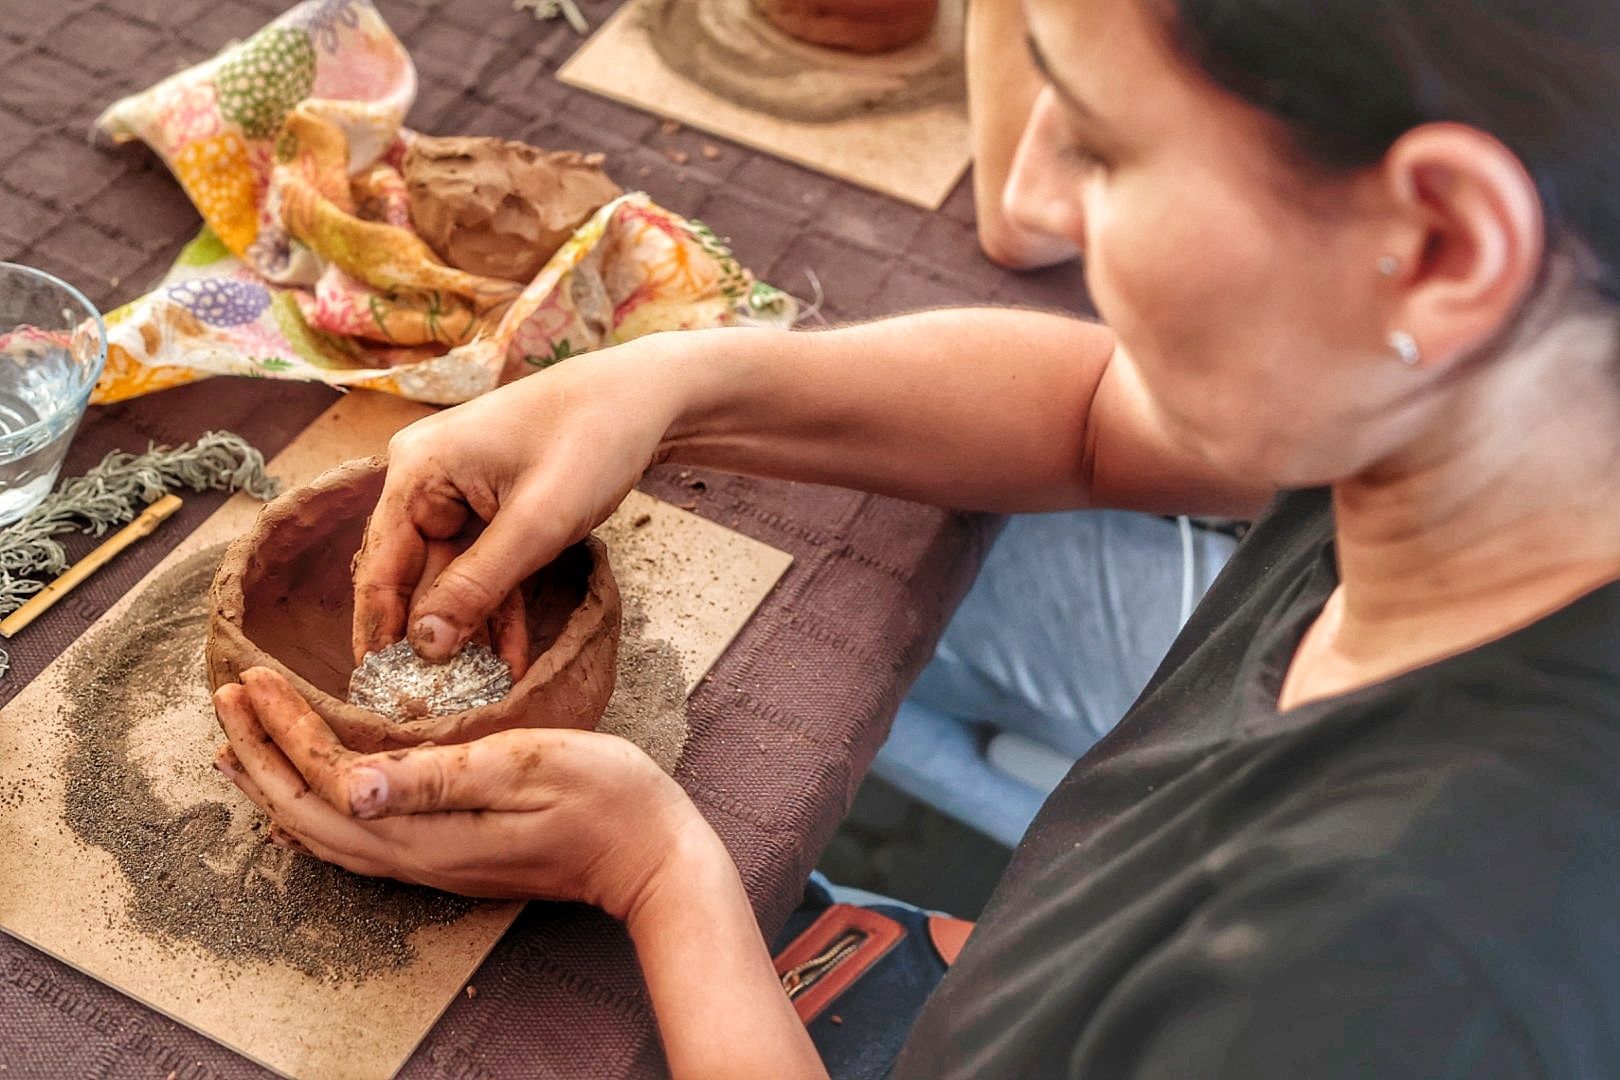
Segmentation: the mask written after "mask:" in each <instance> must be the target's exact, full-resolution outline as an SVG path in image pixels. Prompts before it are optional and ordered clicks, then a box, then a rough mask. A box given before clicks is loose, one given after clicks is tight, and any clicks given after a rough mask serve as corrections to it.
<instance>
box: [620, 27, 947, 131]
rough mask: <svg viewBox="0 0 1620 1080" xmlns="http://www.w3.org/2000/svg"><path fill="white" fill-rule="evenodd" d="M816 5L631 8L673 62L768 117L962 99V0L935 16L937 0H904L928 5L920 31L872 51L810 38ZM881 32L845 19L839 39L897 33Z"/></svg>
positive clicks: (857, 112)
mask: <svg viewBox="0 0 1620 1080" xmlns="http://www.w3.org/2000/svg"><path fill="white" fill-rule="evenodd" d="M756 6H762V7H769V8H772V9H774V10H775V11H777V12H779V13H780V16H781V17H780V18H779V17H778V16H777V15H775V14H773V15H771V16H770V17H768V18H767V17H765V16H762V15H761V13H760V12H759V11H757V10H756ZM817 6H818V5H816V4H805V3H799V4H797V5H795V4H791V3H787V2H778V3H770V4H766V3H763V0H762V2H761V3H760V4H759V5H756V3H755V0H700V2H694V0H643V2H642V6H641V7H640V8H639V9H637V15H638V17H639V19H640V22H641V26H642V32H643V33H644V34H645V35H646V38H647V41H648V42H649V43H650V44H651V45H652V48H653V49H654V50H655V51H656V52H657V54H658V57H659V59H661V60H662V61H663V62H664V64H665V65H666V66H667V67H668V68H669V70H670V71H673V72H675V73H677V74H679V75H680V76H681V77H683V78H685V79H687V80H689V81H691V82H693V83H696V84H697V85H698V86H701V87H703V88H704V89H705V90H708V91H709V92H710V93H713V94H716V95H718V96H719V97H722V98H724V99H725V100H726V101H728V102H731V103H733V104H736V105H739V106H741V107H742V108H744V109H747V110H750V111H753V112H759V113H764V114H766V115H767V116H774V117H778V118H780V119H783V120H788V121H796V122H800V123H816V124H822V123H833V122H837V121H841V120H848V119H851V118H859V117H870V116H875V115H878V114H883V113H903V112H908V111H911V110H915V109H921V108H926V107H928V106H930V105H938V104H950V103H955V102H961V101H963V100H965V98H966V95H967V82H966V74H965V69H964V67H963V62H962V42H963V29H962V6H961V4H960V3H959V2H956V0H951V2H949V3H947V4H946V5H945V7H943V8H941V9H940V10H939V15H938V18H937V19H936V18H935V14H934V7H935V5H934V4H933V3H928V4H924V5H918V4H903V6H906V7H912V8H925V9H926V21H925V22H924V23H923V25H922V28H921V33H920V35H914V36H915V38H916V39H915V40H913V41H911V43H910V44H907V45H905V47H903V48H893V47H887V46H886V48H888V51H885V52H881V53H876V54H874V53H872V52H870V51H860V52H857V51H854V50H853V49H850V48H826V47H824V46H822V45H819V44H809V43H808V42H809V41H811V40H814V33H813V31H812V30H811V28H810V26H809V23H811V22H813V21H814V20H815V19H816V18H817V16H816V15H815V14H814V13H813V11H811V9H812V8H815V7H817ZM868 6H879V5H878V4H876V3H872V4H869V5H868ZM793 11H797V12H798V13H799V14H800V15H801V16H803V17H802V18H800V19H799V20H798V22H796V23H794V25H793V26H792V27H791V28H790V27H789V26H787V25H785V23H786V22H792V21H793V20H792V17H791V13H792V12H793ZM832 25H833V24H826V25H824V26H823V27H822V29H824V30H826V29H828V28H829V27H831V26H832ZM797 31H803V34H800V33H798V32H797ZM885 32H886V31H885V30H884V24H883V23H882V22H881V21H879V22H874V23H871V24H869V25H868V27H867V29H866V30H864V31H863V30H861V29H860V27H859V26H858V25H854V24H851V25H847V26H846V27H845V31H844V34H843V39H844V40H854V39H855V38H857V37H859V36H861V35H862V34H865V35H866V36H865V39H864V40H867V41H869V42H880V41H884V40H896V39H891V38H886V37H884V34H885ZM907 33H910V31H907ZM804 35H810V36H808V37H806V36H804ZM835 36H837V35H835ZM711 130H712V129H711ZM722 134H725V132H722ZM790 156H791V155H790Z"/></svg>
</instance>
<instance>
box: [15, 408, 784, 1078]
mask: <svg viewBox="0 0 1620 1080" xmlns="http://www.w3.org/2000/svg"><path fill="white" fill-rule="evenodd" d="M428 411H429V410H427V409H426V408H425V407H423V406H419V405H415V404H412V403H409V402H405V401H401V400H399V399H396V398H391V397H386V396H384V395H380V394H372V393H369V392H364V391H362V392H357V393H354V394H350V395H349V396H347V397H345V398H344V399H343V400H341V401H339V402H338V403H337V404H336V405H334V406H333V407H332V408H331V409H330V410H328V411H327V412H326V413H325V414H323V415H322V416H321V417H320V418H319V419H317V420H316V421H315V423H313V424H312V425H311V426H310V427H309V428H308V429H306V430H305V431H304V433H303V434H302V435H300V436H299V437H298V438H297V439H296V440H295V441H294V442H293V443H292V444H291V445H290V446H289V447H288V448H287V449H286V450H285V451H284V452H283V453H282V454H280V455H279V456H278V457H276V458H275V460H274V461H273V462H272V463H271V467H272V471H273V472H274V473H275V474H276V475H277V476H280V477H281V478H283V479H284V480H286V481H287V482H288V483H289V484H299V483H303V482H305V481H307V480H309V479H311V478H312V477H314V476H315V475H316V474H317V473H319V472H321V471H322V470H324V469H326V468H328V467H330V466H332V465H335V464H337V463H338V462H340V461H342V460H346V459H348V458H352V457H357V456H363V455H366V454H371V453H377V452H380V451H381V450H382V449H383V448H384V447H385V446H386V444H387V441H388V437H389V436H390V435H391V434H392V433H393V432H394V431H396V430H398V429H399V428H400V427H402V426H404V425H405V424H407V423H409V422H411V421H412V420H415V419H417V418H418V417H420V416H422V415H424V414H425V413H426V412H428ZM258 507H259V504H258V503H256V502H254V501H253V500H251V499H248V498H246V497H243V496H239V497H237V498H235V499H232V500H231V501H230V502H229V503H227V504H226V505H225V506H224V507H223V508H222V509H221V510H220V511H219V512H218V513H216V514H215V515H214V516H213V517H211V518H209V519H208V520H207V521H206V522H205V523H204V524H203V525H202V526H201V527H200V528H199V529H197V531H196V532H194V533H193V534H192V535H190V536H189V537H187V538H186V539H185V540H184V541H183V542H182V543H181V544H180V545H179V546H178V547H177V548H176V549H175V550H174V551H173V552H172V553H171V554H170V555H169V556H168V558H166V559H165V560H164V561H163V562H162V563H160V564H159V565H158V567H157V568H156V569H155V570H153V572H152V574H150V575H148V577H146V578H145V579H143V580H142V582H141V584H140V585H138V586H137V587H136V588H135V589H134V590H132V591H131V593H130V594H129V595H127V596H126V597H125V598H124V599H123V600H122V601H120V602H119V603H118V604H117V605H115V606H114V607H113V608H112V609H111V610H109V611H108V612H107V614H106V615H105V616H103V618H102V619H101V620H100V621H99V622H98V623H97V624H96V625H95V626H94V627H92V629H91V632H90V633H89V634H86V635H85V636H84V637H82V638H80V639H79V641H78V642H76V643H75V644H74V646H73V647H71V648H70V649H68V650H67V652H65V653H64V654H63V655H62V657H61V658H60V659H59V660H58V661H57V662H56V663H55V664H53V665H52V666H51V668H49V669H48V670H47V671H46V672H45V674H44V675H42V676H41V677H40V678H38V679H35V680H34V681H33V682H32V683H30V684H29V685H28V687H27V688H26V689H25V690H24V691H23V692H22V693H21V694H20V695H18V697H17V698H16V699H15V700H13V701H12V702H11V703H10V704H9V705H8V706H7V707H6V708H5V709H4V710H3V711H0V929H4V930H5V931H7V932H8V933H10V934H12V935H14V936H16V937H18V938H20V939H22V940H24V941H27V942H29V943H30V944H32V945H34V946H36V947H37V948H40V949H42V950H44V951H46V952H49V953H51V954H52V955H54V956H56V957H58V958H60V959H62V960H63V961H65V962H67V963H69V964H72V965H73V966H75V967H77V968H79V969H81V970H83V971H85V972H87V973H89V974H90V975H93V976H94V977H96V978H98V979H101V980H102V981H104V982H106V983H108V984H110V985H112V986H114V987H116V988H118V989H120V990H122V991H123V992H125V993H127V994H129V995H131V996H132V997H134V998H136V999H138V1000H140V1001H142V1002H144V1003H146V1004H147V1005H150V1006H151V1007H152V1008H155V1009H157V1010H159V1011H161V1012H163V1013H165V1014H167V1015H169V1016H171V1017H173V1018H175V1019H176V1020H179V1021H180V1022H182V1023H185V1024H187V1025H189V1026H191V1027H193V1028H195V1029H196V1030H198V1031H200V1032H202V1033H203V1034H205V1035H208V1036H209V1037H211V1038H214V1039H216V1040H218V1041H219V1042H221V1043H223V1044H225V1045H226V1046H229V1047H231V1048H232V1049H234V1050H236V1051H238V1052H240V1053H242V1054H244V1055H246V1056H247V1057H250V1058H252V1059H254V1060H255V1061H258V1062H260V1063H261V1064H263V1065H265V1066H267V1067H269V1068H271V1069H274V1070H275V1071H277V1072H280V1073H283V1074H285V1075H289V1076H298V1077H309V1078H326V1077H333V1078H336V1077H343V1078H346V1080H347V1078H356V1080H365V1078H371V1077H389V1076H392V1075H393V1074H394V1073H395V1072H396V1071H397V1070H398V1068H399V1067H400V1065H402V1064H403V1063H404V1061H405V1059H406V1058H407V1057H408V1056H409V1055H410V1053H411V1051H412V1050H413V1049H414V1048H415V1047H416V1045H417V1043H418V1042H419V1041H420V1040H421V1039H422V1037H423V1036H424V1035H425V1034H426V1033H427V1031H428V1029H429V1028H430V1027H431V1026H432V1025H433V1023H434V1021H435V1020H436V1019H437V1018H438V1017H439V1015H440V1014H441V1013H442V1012H443V1010H444V1009H445V1007H446V1006H447V1005H448V1004H449V1002H450V1001H451V1000H452V999H453V998H454V996H455V995H456V994H457V993H458V992H460V990H461V987H462V985H463V984H464V983H465V982H466V980H467V979H468V977H469V976H470V975H471V974H472V973H473V971H474V970H475V969H476V968H477V966H478V964H479V963H480V962H481V961H482V960H483V958H484V956H485V955H486V954H487V953H488V951H489V950H490V948H491V947H492V946H493V945H494V944H495V942H496V940H497V939H498V938H499V937H500V935H501V934H502V933H503V932H504V931H505V930H506V928H507V927H508V926H509V925H510V924H511V921H512V920H513V919H514V918H515V917H516V915H517V913H518V910H519V908H520V906H521V905H519V904H497V905H486V906H482V907H479V908H477V909H475V910H474V911H473V912H472V913H471V914H469V915H467V916H464V917H463V918H461V919H459V920H457V921H456V922H453V923H451V924H449V925H445V926H430V927H427V928H426V929H423V930H421V931H418V932H417V934H416V935H415V937H414V938H413V939H412V944H413V946H414V947H415V951H416V954H417V956H416V959H415V960H413V961H412V962H411V963H410V964H409V965H407V966H406V967H404V968H402V969H399V970H396V971H390V972H387V973H385V974H381V975H376V976H372V977H368V978H367V979H365V980H364V981H362V982H361V983H359V984H357V985H356V984H341V983H338V984H334V983H331V982H326V981H322V980H318V979H315V978H311V977H310V976H307V975H304V974H302V973H300V972H299V971H298V970H296V969H295V968H293V967H291V966H288V965H284V964H279V963H278V964H263V963H246V962H244V963H230V964H227V963H225V962H224V961H221V960H220V959H218V958H217V957H215V956H214V955H212V954H210V953H207V952H205V951H203V950H202V949H200V948H197V947H194V946H189V945H176V944H173V943H170V942H165V941H160V940H158V939H156V938H153V937H150V936H148V935H147V934H145V933H144V932H142V931H141V930H139V929H138V928H137V927H135V926H134V925H133V924H132V923H131V922H130V920H129V916H128V912H127V910H126V907H125V901H126V896H127V890H128V885H127V882H126V881H125V879H124V878H123V876H122V875H121V873H120V872H119V870H118V869H117V867H116V865H115V864H114V862H113V859H112V857H111V856H110V855H108V854H107V853H106V852H104V851H102V850H100V849H97V848H93V847H90V846H87V845H85V844H83V843H82V842H80V841H79V840H78V839H77V837H76V836H75V835H74V834H73V833H72V832H71V831H70V829H69V828H68V826H67V825H66V824H65V823H64V821H63V817H62V811H63V792H64V788H65V778H64V775H63V770H62V767H61V763H62V760H63V758H64V756H65V753H66V748H67V744H68V740H69V739H70V735H69V733H68V730H67V728H66V725H65V720H64V705H65V697H64V687H63V685H62V683H63V677H62V673H63V671H64V670H66V668H67V667H68V665H69V664H70V663H71V662H72V661H73V659H74V658H75V657H76V656H77V655H78V653H79V652H80V651H81V650H82V649H83V648H84V647H85V645H86V644H87V642H88V641H90V640H91V639H93V637H94V635H95V633H96V632H97V631H98V630H100V629H101V628H102V627H104V626H106V625H109V624H111V623H112V622H113V621H115V620H117V619H119V618H120V617H121V616H122V615H123V614H124V612H125V611H126V609H127V608H128V607H129V605H130V604H131V603H132V602H133V601H134V600H135V598H136V596H137V595H138V594H139V593H140V592H141V590H142V589H144V588H145V587H147V586H148V585H149V584H150V583H151V582H152V581H153V580H154V579H155V578H156V577H157V576H158V575H160V574H162V573H163V572H164V571H165V570H166V569H167V568H169V567H170V566H172V565H174V564H176V563H178V562H179V561H181V560H184V559H185V558H187V557H188V556H189V555H191V554H192V553H194V552H197V551H200V550H202V549H204V548H208V547H210V546H213V545H215V544H218V543H220V542H223V541H225V540H229V539H231V538H232V537H234V536H236V535H238V534H239V533H240V532H242V531H243V530H244V529H245V528H246V527H247V526H248V524H249V523H250V522H251V521H252V518H253V516H254V514H255V513H256V512H257V510H258ZM643 515H645V516H646V517H647V520H646V521H644V522H643V523H642V524H641V525H640V526H639V527H636V526H634V525H633V524H632V523H633V522H634V521H635V520H637V519H640V518H641V517H642V516H643ZM604 530H605V533H606V535H607V539H608V543H609V547H610V550H611V551H612V555H613V560H614V567H615V574H616V576H617V577H618V579H619V583H620V587H621V589H622V590H623V592H624V593H625V595H626V596H627V598H633V599H637V600H639V601H640V602H641V605H642V607H643V609H644V610H645V611H646V613H647V616H648V634H649V636H659V637H664V638H665V639H666V640H668V641H669V642H671V643H672V644H674V645H675V647H676V650H677V652H678V653H679V655H680V656H681V659H682V667H683V674H685V675H686V677H687V683H688V686H689V687H690V686H691V685H693V684H695V683H696V681H697V680H698V678H700V677H701V675H702V674H703V673H704V672H706V671H707V670H708V668H709V666H710V665H711V664H712V663H713V662H714V661H715V660H716V659H717V658H718V657H719V656H720V654H721V653H722V652H723V651H724V650H725V647H726V645H727V644H728V643H729V642H730V640H731V639H732V638H733V637H734V636H735V635H736V633H737V631H738V630H740V629H741V627H742V625H743V623H744V622H746V621H747V619H748V617H749V616H750V615H751V614H752V612H753V611H754V609H755V608H756V607H757V606H758V604H759V602H760V601H761V600H763V599H764V597H765V595H766V594H767V593H768V592H769V591H770V589H771V588H772V587H773V586H774V585H775V583H776V581H777V579H778V578H779V577H780V576H781V574H782V573H783V572H784V571H785V570H786V569H787V566H788V564H789V562H790V561H791V559H790V557H789V556H788V555H786V554H784V553H782V552H780V551H777V550H775V549H774V548H771V547H768V546H767V545H764V544H761V543H759V542H758V541H755V540H752V539H749V538H747V537H744V536H741V535H740V534H737V533H734V532H732V531H730V530H728V529H725V528H723V527H722V526H719V525H716V524H714V523H712V522H709V521H705V520H704V519H702V518H698V517H696V516H695V515H693V514H689V513H686V512H684V511H681V510H679V509H677V508H675V507H673V506H670V505H669V504H667V503H663V502H660V501H658V500H656V499H652V498H649V497H647V496H645V495H641V494H639V493H632V495H631V498H630V499H628V500H626V503H625V506H624V507H622V508H621V509H620V511H619V517H618V518H617V519H616V520H615V522H613V523H612V524H610V525H609V526H605V527H604ZM616 536H618V537H629V538H630V539H628V540H625V539H619V540H615V539H614V537H616ZM199 671H200V665H199ZM142 733H143V735H146V734H149V735H150V737H151V740H152V744H153V745H154V746H160V747H161V749H160V750H158V751H155V752H154V760H160V761H161V764H162V767H163V769H164V772H165V779H164V783H163V787H164V789H165V791H167V792H168V793H170V796H171V797H173V798H175V799H176V801H177V803H178V804H179V805H191V804H192V803H195V802H201V801H218V802H226V803H227V804H234V803H239V802H240V799H241V797H240V796H239V795H238V794H237V792H236V791H235V790H234V789H233V788H231V787H230V785H229V783H228V782H227V781H226V780H225V779H224V778H223V777H221V776H219V774H217V773H216V772H215V771H214V770H213V768H212V753H213V748H214V747H215V746H216V745H217V744H218V743H219V741H220V735H219V732H218V727H217V725H216V723H215V720H214V717H213V711H212V708H211V706H210V705H209V703H208V695H207V691H206V687H205V686H204V685H203V684H202V682H201V680H200V678H199V681H198V683H197V685H196V688H195V693H194V694H193V695H191V696H189V697H187V698H186V699H185V700H177V701H175V702H173V704H172V707H171V708H169V709H168V710H167V711H166V712H165V713H164V715H162V716H161V717H159V718H157V719H156V720H155V721H153V722H152V723H151V724H149V725H148V724H143V728H142Z"/></svg>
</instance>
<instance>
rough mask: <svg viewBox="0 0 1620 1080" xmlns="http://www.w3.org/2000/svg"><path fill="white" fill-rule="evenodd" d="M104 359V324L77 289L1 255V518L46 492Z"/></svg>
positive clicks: (6, 520)
mask: <svg viewBox="0 0 1620 1080" xmlns="http://www.w3.org/2000/svg"><path fill="white" fill-rule="evenodd" d="M106 362H107V328H106V326H105V325H104V324H103V323H102V321H101V312H99V311H97V310H96V307H95V305H94V304H92V303H91V302H90V301H89V300H86V299H85V297H84V294H83V293H81V292H80V291H79V290H78V289H75V288H74V287H73V286H71V285H69V284H68V283H67V282H65V281H62V280H61V279H60V278H56V277H52V276H51V275H50V274H47V273H44V272H42V271H39V270H33V269H30V268H29V267H26V266H18V265H17V264H15V263H8V262H0V525H9V524H11V523H12V522H13V521H16V520H17V519H18V518H20V517H22V516H23V515H24V514H26V513H28V511H30V510H32V509H33V508H34V507H36V506H38V505H39V503H40V501H41V500H42V499H44V498H45V496H46V495H48V494H50V490H51V486H52V485H53V484H55V483H56V474H57V473H58V472H60V471H61V469H62V458H63V457H65V456H66V455H67V448H68V443H70V442H72V441H73V432H74V431H75V430H76V429H77V428H78V426H79V419H80V417H82V416H84V409H85V406H86V405H88V404H89V402H90V391H91V390H93V389H95V385H96V380H97V379H98V378H100V377H101V368H102V365H103V364H105V363H106Z"/></svg>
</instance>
